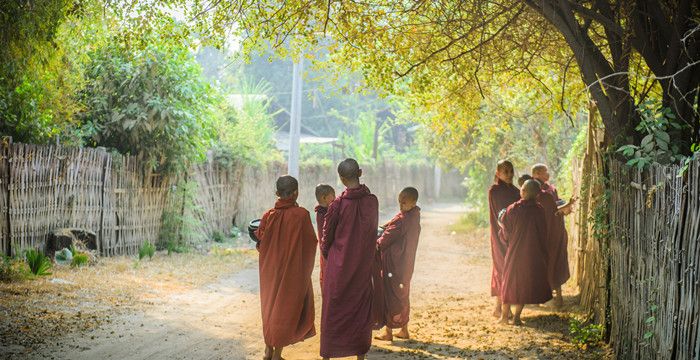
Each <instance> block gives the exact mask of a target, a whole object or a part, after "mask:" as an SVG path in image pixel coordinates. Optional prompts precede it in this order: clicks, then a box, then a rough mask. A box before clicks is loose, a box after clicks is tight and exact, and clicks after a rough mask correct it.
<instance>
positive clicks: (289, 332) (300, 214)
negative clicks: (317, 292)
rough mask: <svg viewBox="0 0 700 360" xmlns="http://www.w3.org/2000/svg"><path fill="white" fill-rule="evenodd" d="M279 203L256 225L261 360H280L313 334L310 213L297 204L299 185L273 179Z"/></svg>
mask: <svg viewBox="0 0 700 360" xmlns="http://www.w3.org/2000/svg"><path fill="white" fill-rule="evenodd" d="M276 185H277V198H278V199H277V202H276V203H275V207H274V208H272V209H270V210H268V211H267V212H266V213H265V214H264V215H263V217H262V219H261V220H260V227H259V228H258V230H257V231H256V232H255V235H256V237H257V238H258V239H259V240H260V243H259V248H258V251H259V252H260V254H259V255H260V256H259V258H260V265H259V271H260V308H261V310H262V320H263V335H264V338H265V357H264V359H268V360H269V359H272V360H279V359H281V358H282V349H283V348H284V347H285V346H287V345H291V344H294V343H297V342H299V341H302V340H305V339H308V338H310V337H312V336H314V335H316V329H315V327H314V293H313V287H312V285H311V272H312V271H313V268H314V259H315V258H316V244H317V241H316V235H315V234H314V226H313V224H312V223H311V217H310V216H309V212H308V211H307V210H306V209H304V208H303V207H299V205H297V203H296V200H297V197H298V195H299V190H298V189H299V184H298V182H297V180H296V179H295V178H293V177H291V176H289V175H285V176H282V177H280V178H279V179H277V184H276Z"/></svg>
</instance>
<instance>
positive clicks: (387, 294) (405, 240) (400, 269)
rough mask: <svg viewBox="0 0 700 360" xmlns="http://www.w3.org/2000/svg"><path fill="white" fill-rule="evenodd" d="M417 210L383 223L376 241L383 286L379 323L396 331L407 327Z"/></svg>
mask: <svg viewBox="0 0 700 360" xmlns="http://www.w3.org/2000/svg"><path fill="white" fill-rule="evenodd" d="M420 229H421V227H420V208H419V207H418V206H416V207H414V208H413V209H411V210H409V211H407V212H400V213H398V214H397V215H396V216H394V218H393V219H391V221H389V223H387V225H386V227H385V229H384V233H383V234H382V236H381V237H380V238H379V239H378V240H377V247H378V248H379V251H380V254H381V280H382V284H383V285H384V286H383V297H384V306H383V311H384V314H383V322H384V324H386V326H387V327H389V328H393V329H397V328H401V327H404V326H405V325H406V324H408V320H409V315H410V310H411V304H410V301H409V295H410V291H411V278H412V277H413V269H414V266H415V263H416V250H417V249H418V238H419V237H420Z"/></svg>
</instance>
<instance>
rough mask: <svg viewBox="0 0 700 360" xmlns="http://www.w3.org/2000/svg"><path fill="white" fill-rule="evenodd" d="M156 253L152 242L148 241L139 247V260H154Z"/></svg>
mask: <svg viewBox="0 0 700 360" xmlns="http://www.w3.org/2000/svg"><path fill="white" fill-rule="evenodd" d="M155 253H156V247H155V246H153V244H151V242H150V241H146V242H145V243H143V244H141V247H139V260H141V259H143V258H145V257H146V256H148V258H149V259H151V258H153V255H155Z"/></svg>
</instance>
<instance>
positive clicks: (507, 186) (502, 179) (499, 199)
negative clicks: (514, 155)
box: [489, 160, 520, 318]
mask: <svg viewBox="0 0 700 360" xmlns="http://www.w3.org/2000/svg"><path fill="white" fill-rule="evenodd" d="M513 176H514V171H513V164H512V163H511V162H510V161H508V160H501V161H499V162H498V165H497V166H496V176H495V177H494V184H493V185H491V187H490V188H489V222H490V223H491V258H492V259H493V269H492V271H491V296H495V297H496V307H495V308H494V310H493V316H494V317H496V318H499V317H501V309H502V303H501V299H500V298H499V294H500V292H501V277H502V274H503V261H504V260H505V256H506V246H505V243H504V242H503V239H502V238H501V235H500V234H499V232H500V226H499V225H498V213H499V212H500V211H501V210H503V209H505V208H507V207H508V206H509V205H510V204H512V203H514V202H516V201H518V200H519V199H520V191H519V190H518V188H517V187H515V186H513Z"/></svg>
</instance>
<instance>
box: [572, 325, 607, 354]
mask: <svg viewBox="0 0 700 360" xmlns="http://www.w3.org/2000/svg"><path fill="white" fill-rule="evenodd" d="M603 332H604V328H603V325H598V324H591V323H586V322H583V321H580V320H578V319H576V318H571V320H569V333H570V334H571V342H573V343H574V344H576V346H578V347H579V348H581V349H586V348H588V347H589V346H594V345H596V344H598V343H600V342H601V341H602V340H603Z"/></svg>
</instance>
